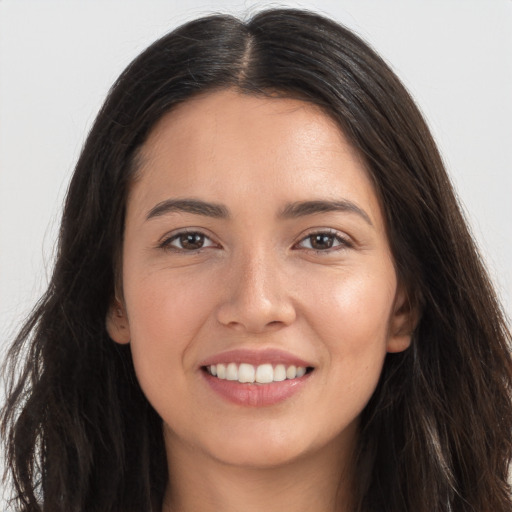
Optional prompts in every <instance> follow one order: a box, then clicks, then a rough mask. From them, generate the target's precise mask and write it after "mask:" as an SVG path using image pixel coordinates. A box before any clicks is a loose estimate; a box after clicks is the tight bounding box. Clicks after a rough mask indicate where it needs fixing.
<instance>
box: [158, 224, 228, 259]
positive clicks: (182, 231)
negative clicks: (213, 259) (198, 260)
mask: <svg viewBox="0 0 512 512" xmlns="http://www.w3.org/2000/svg"><path fill="white" fill-rule="evenodd" d="M187 234H198V235H202V236H203V237H204V238H205V239H207V240H209V241H210V242H211V245H207V246H206V247H200V248H199V249H195V250H186V249H180V248H179V247H174V246H172V245H171V242H173V241H174V240H176V239H178V238H179V237H180V236H182V235H187ZM215 246H217V247H218V246H220V244H219V243H218V242H216V241H215V240H214V238H213V237H212V236H210V235H208V234H207V233H206V232H205V230H204V229H202V228H195V227H187V228H178V229H174V230H173V231H171V232H169V233H166V234H165V235H164V236H162V237H161V238H160V239H159V240H158V242H157V248H159V249H168V250H175V251H177V252H189V253H194V252H198V251H201V250H202V249H208V248H209V247H215Z"/></svg>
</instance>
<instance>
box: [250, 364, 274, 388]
mask: <svg viewBox="0 0 512 512" xmlns="http://www.w3.org/2000/svg"><path fill="white" fill-rule="evenodd" d="M255 380H256V382H259V383H260V384H268V383H269V382H272V381H273V380H274V368H272V365H271V364H260V365H259V366H258V368H256V379H255Z"/></svg>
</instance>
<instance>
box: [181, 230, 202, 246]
mask: <svg viewBox="0 0 512 512" xmlns="http://www.w3.org/2000/svg"><path fill="white" fill-rule="evenodd" d="M180 243H181V246H182V247H183V248H184V249H200V248H201V247H202V246H203V243H204V236H203V235H201V234H199V233H187V234H185V235H181V237H180Z"/></svg>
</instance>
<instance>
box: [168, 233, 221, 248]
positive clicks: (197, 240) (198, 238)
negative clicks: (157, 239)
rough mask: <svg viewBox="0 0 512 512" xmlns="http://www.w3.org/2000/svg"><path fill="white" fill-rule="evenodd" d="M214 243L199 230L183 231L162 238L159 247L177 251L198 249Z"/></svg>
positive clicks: (212, 245)
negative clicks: (164, 238)
mask: <svg viewBox="0 0 512 512" xmlns="http://www.w3.org/2000/svg"><path fill="white" fill-rule="evenodd" d="M215 245H216V244H215V243H214V242H213V241H212V240H211V239H210V238H208V237H207V236H206V235H205V234H203V233H201V232H199V231H185V232H181V233H177V234H175V235H173V236H171V237H170V238H168V239H166V240H164V241H163V243H162V244H161V245H160V247H161V248H163V249H173V250H178V251H198V250H200V249H204V248H205V247H214V246H215Z"/></svg>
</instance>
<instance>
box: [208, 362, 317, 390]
mask: <svg viewBox="0 0 512 512" xmlns="http://www.w3.org/2000/svg"><path fill="white" fill-rule="evenodd" d="M201 369H202V370H203V371H204V372H206V373H207V374H208V375H210V376H212V377H215V378H217V379H220V380H227V381H237V382H239V383H240V384H256V385H257V384H260V385H261V384H271V383H273V382H284V381H292V380H297V379H300V378H302V377H304V376H305V375H306V374H310V373H311V372H312V371H313V367H312V366H296V365H293V364H290V365H286V364H271V363H264V364H258V365H253V364H250V363H236V362H230V363H219V364H211V365H208V366H203V367H201Z"/></svg>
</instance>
